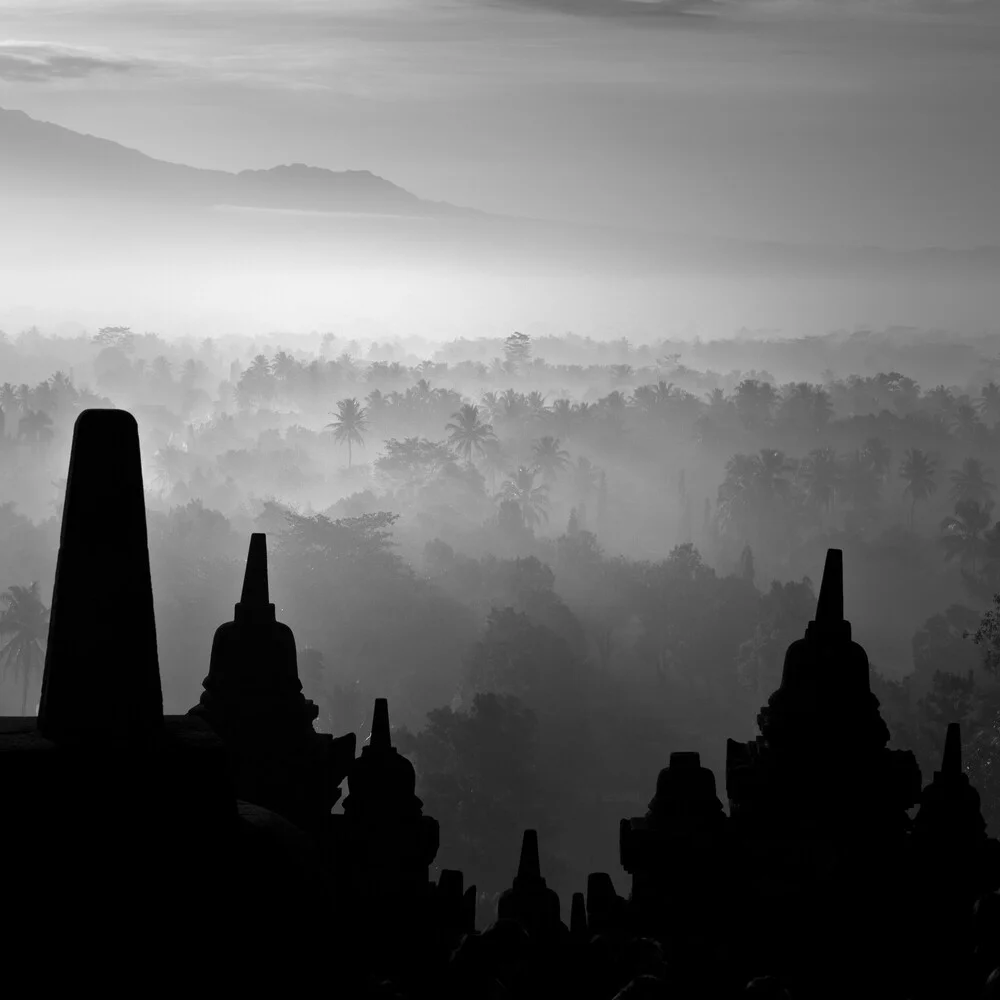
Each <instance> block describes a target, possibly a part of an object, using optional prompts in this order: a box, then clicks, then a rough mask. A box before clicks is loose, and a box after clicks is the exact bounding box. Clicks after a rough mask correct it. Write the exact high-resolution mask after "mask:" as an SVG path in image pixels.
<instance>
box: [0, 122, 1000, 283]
mask: <svg viewBox="0 0 1000 1000" xmlns="http://www.w3.org/2000/svg"><path fill="white" fill-rule="evenodd" d="M32 198H42V199H52V200H59V199H68V200H76V201H78V202H80V203H83V204H85V205H87V206H90V207H92V208H93V209H95V213H94V214H95V215H96V217H97V218H98V219H100V220H102V221H103V218H104V213H106V212H108V211H110V210H111V209H114V210H116V211H117V212H118V214H119V215H121V214H128V213H129V212H131V211H132V209H133V207H137V206H143V207H145V208H151V209H154V210H155V211H154V213H153V214H155V215H156V219H155V221H154V222H153V223H151V224H150V226H149V227H147V228H148V231H144V235H146V236H148V237H149V238H150V239H152V240H154V241H155V240H156V238H157V236H158V235H159V234H160V232H161V231H166V230H169V228H170V225H171V224H172V223H173V222H174V217H175V216H180V215H182V214H184V213H185V210H188V211H187V213H186V219H185V221H186V222H188V223H191V222H193V221H197V222H198V223H199V224H202V225H203V226H204V227H205V232H214V231H216V230H220V231H225V232H229V233H233V232H238V237H237V238H240V239H244V238H245V239H250V238H251V237H250V236H249V235H248V234H250V233H251V232H252V233H254V234H255V235H256V236H257V237H259V236H260V234H261V233H265V234H267V235H268V236H269V237H271V238H273V237H275V236H276V235H283V236H290V237H292V238H295V239H303V238H306V237H316V238H319V236H321V235H322V234H323V233H327V234H333V233H334V231H336V232H337V233H340V234H342V235H343V234H345V233H346V234H348V235H350V237H351V238H360V236H359V230H358V228H357V227H355V228H353V229H352V228H351V227H350V220H347V219H346V218H344V217H346V216H356V217H358V220H357V221H358V223H359V225H360V226H362V227H367V229H366V232H368V233H369V234H370V233H373V232H375V233H378V234H381V235H382V236H383V237H384V239H385V241H387V242H388V243H389V244H391V245H392V246H397V247H398V246H403V245H408V241H410V240H411V238H412V236H413V233H414V232H417V230H420V232H419V233H418V235H417V237H416V242H415V243H414V245H415V246H416V245H418V244H419V246H420V247H421V249H420V250H419V251H416V252H419V253H423V252H424V250H425V249H426V247H427V243H426V242H420V241H421V240H425V238H426V236H427V227H426V222H427V221H428V220H430V221H433V222H434V223H435V225H434V226H433V227H430V228H431V229H433V230H434V234H433V237H432V238H433V239H437V238H438V236H440V237H441V238H442V239H450V240H452V244H451V245H452V248H453V249H454V252H455V253H456V254H457V255H458V257H459V258H462V259H464V258H465V257H466V256H468V254H469V253H470V252H472V251H475V252H476V253H481V252H483V250H484V248H486V249H488V250H490V252H493V251H496V252H497V254H498V255H499V258H500V259H503V255H504V254H506V259H507V260H510V259H518V260H522V261H527V260H535V261H537V260H540V259H541V258H542V257H546V259H547V260H548V261H556V262H557V263H559V264H560V265H564V264H566V263H568V262H572V261H579V260H583V259H584V258H586V259H588V260H590V261H594V260H599V270H602V271H603V270H605V269H606V268H608V267H613V266H622V267H623V268H636V267H645V268H651V269H653V270H656V271H673V272H677V271H679V270H684V269H688V270H691V269H698V268H701V269H705V268H714V269H720V268H728V269H730V270H735V271H739V272H744V271H745V272H751V271H753V272H759V271H761V270H767V269H772V270H775V269H776V270H780V271H781V272H783V273H791V272H804V271H812V272H814V273H816V274H824V275H826V274H831V273H834V272H844V271H850V272H854V273H858V274H869V273H875V272H876V271H878V270H880V269H904V270H906V269H909V270H912V269H918V270H920V271H921V272H924V273H927V274H931V273H937V274H944V273H945V272H948V273H952V272H954V273H963V274H964V273H975V274H979V275H986V276H988V277H989V278H990V279H991V280H993V279H995V278H996V277H997V276H1000V246H986V247H976V248H966V249H957V250H956V249H947V248H940V247H927V248H923V249H915V250H906V251H904V250H889V249H885V248H880V247H872V246H853V247H851V246H833V245H823V244H812V245H796V244H791V243H778V242H768V241H764V240H748V239H725V238H712V237H702V236H695V235H690V234H688V235H684V234H669V233H663V232H639V231H634V230H627V229H619V228H614V227H610V226H598V225H588V224H579V223H566V222H551V221H545V220H540V219H531V218H520V217H515V216H509V215H492V214H489V213H486V212H482V211H479V210H477V209H473V208H460V207H458V206H455V205H451V204H448V203H446V202H434V201H427V200H424V199H422V198H420V197H418V196H417V195H415V194H413V193H412V192H410V191H407V190H405V189H404V188H401V187H399V186H398V185H396V184H393V183H392V182H391V181H388V180H386V179H385V178H383V177H379V176H377V175H375V174H373V173H371V172H370V171H368V170H345V171H334V170H328V169H325V168H322V167H312V166H307V165H306V164H302V163H292V164H286V165H282V166H276V167H271V168H269V169H266V170H242V171H240V172H238V173H232V172H229V171H225V170H209V169H203V168H200V167H191V166H186V165H184V164H179V163H170V162H167V161H164V160H158V159H155V158H154V157H151V156H148V155H147V154H145V153H142V152H140V151H139V150H136V149H131V148H129V147H127V146H123V145H121V144H119V143H117V142H113V141H112V140H109V139H101V138H98V137H96V136H92V135H85V134H83V133H80V132H74V131H72V130H71V129H68V128H64V127H63V126H61V125H55V124H52V123H49V122H43V121H39V120H37V119H34V118H31V117H30V116H29V115H27V114H25V113H24V112H23V111H10V110H4V109H2V108H0V204H2V203H3V201H4V199H7V201H8V203H10V202H19V201H26V200H29V199H32ZM215 208H222V209H235V210H238V211H237V212H234V213H230V212H226V213H224V214H225V215H226V219H224V220H223V219H220V218H219V213H213V212H211V211H209V210H211V209H215ZM10 214H11V212H10V210H9V208H8V215H10ZM135 214H136V215H138V214H139V213H135ZM244 214H250V215H253V216H255V218H253V219H252V221H249V222H248V221H246V220H244V219H243V215H244ZM195 215H197V216H199V218H198V219H197V220H195V219H194V216H195ZM234 215H235V216H236V217H237V218H238V225H239V226H243V228H240V229H238V230H236V229H233V226H235V225H237V223H236V222H234V221H233V218H232V216H234ZM284 216H287V217H288V218H283V217H284ZM296 216H301V217H306V216H311V217H313V218H311V219H306V218H296ZM206 220H208V221H206ZM400 220H401V221H400ZM445 222H448V223H450V225H448V226H445V225H444V224H443V223H445ZM383 223H385V224H384V225H383ZM29 225H30V221H29ZM392 225H395V226H396V228H395V229H392V228H391V226H392ZM136 226H137V228H141V226H140V224H139V223H138V222H137V223H136ZM227 226H228V227H229V228H228V229H227V228H226V227H227ZM253 227H256V228H253ZM324 227H326V228H324ZM414 227H416V228H414ZM445 230H447V231H448V232H447V233H445V232H444V231H445ZM190 231H192V232H193V231H194V230H193V229H191V230H190Z"/></svg>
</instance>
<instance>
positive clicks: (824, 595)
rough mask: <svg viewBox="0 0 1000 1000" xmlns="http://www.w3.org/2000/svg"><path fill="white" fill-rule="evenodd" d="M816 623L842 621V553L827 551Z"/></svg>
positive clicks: (824, 623) (840, 551)
mask: <svg viewBox="0 0 1000 1000" xmlns="http://www.w3.org/2000/svg"><path fill="white" fill-rule="evenodd" d="M815 620H816V622H817V623H819V624H821V625H835V624H840V623H841V622H842V621H843V620H844V552H843V550H842V549H827V550H826V564H825V565H824V567H823V580H822V582H821V583H820V586H819V601H818V602H817V604H816V619H815Z"/></svg>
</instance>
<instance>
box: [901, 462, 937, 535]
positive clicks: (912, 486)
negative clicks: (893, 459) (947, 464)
mask: <svg viewBox="0 0 1000 1000" xmlns="http://www.w3.org/2000/svg"><path fill="white" fill-rule="evenodd" d="M936 464H937V463H936V462H935V461H934V459H933V458H931V457H930V456H929V455H928V454H927V453H926V452H924V451H921V450H920V449H919V448H911V449H910V450H909V451H907V452H906V455H905V456H904V458H903V463H902V465H901V466H900V467H899V475H900V477H901V478H902V479H903V480H904V481H905V483H906V487H905V488H904V490H903V493H904V494H908V495H909V497H910V501H911V502H910V527H911V528H912V527H913V519H914V515H915V514H916V510H917V502H918V501H920V500H926V499H927V498H928V497H930V496H931V495H933V493H934V492H935V491H936V490H937V483H936V482H935V480H934V473H935V467H936Z"/></svg>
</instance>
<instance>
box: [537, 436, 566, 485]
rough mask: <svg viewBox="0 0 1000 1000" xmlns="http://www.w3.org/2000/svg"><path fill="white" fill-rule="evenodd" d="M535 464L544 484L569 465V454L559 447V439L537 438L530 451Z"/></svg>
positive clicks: (550, 437) (549, 437)
mask: <svg viewBox="0 0 1000 1000" xmlns="http://www.w3.org/2000/svg"><path fill="white" fill-rule="evenodd" d="M531 450H532V451H533V452H534V455H535V463H536V465H537V466H538V469H539V471H540V472H541V474H542V478H543V479H545V480H546V482H552V480H554V479H555V478H556V476H557V475H558V474H559V473H560V472H561V471H562V470H563V469H565V468H566V466H567V465H568V464H569V452H568V451H565V450H564V449H562V448H560V447H559V438H554V437H552V436H550V435H546V436H545V437H542V438H539V439H538V440H537V441H536V442H535V443H534V445H533V447H532V449H531Z"/></svg>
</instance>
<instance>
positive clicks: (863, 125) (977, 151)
mask: <svg viewBox="0 0 1000 1000" xmlns="http://www.w3.org/2000/svg"><path fill="white" fill-rule="evenodd" d="M998 95H1000V2H998V0H664V2H660V3H651V2H641V0H322V2H319V0H240V2H237V0H118V2H113V0H75V2H73V0H63V2H54V0H0V106H2V107H5V108H16V109H20V110H23V111H26V112H27V113H28V114H30V115H32V116H34V117H37V118H41V119H44V120H48V121H53V122H56V123H57V124H60V125H64V126H67V127H69V128H72V129H75V130H78V131H83V132H89V133H92V134H95V135H100V136H102V137H105V138H109V139H113V140H116V141H118V142H122V143H124V144H126V145H129V146H133V147H136V148H138V149H141V150H143V151H144V152H147V153H149V154H151V155H153V156H156V157H160V158H164V159H169V160H174V161H178V162H183V163H188V164H192V165H196V166H207V167H219V168H224V169H231V170H238V169H243V168H252V167H258V168H259V167H269V166H273V165H275V164H278V163H289V162H306V163H309V164H312V165H316V166H325V167H329V168H332V169H348V168H350V169H368V170H372V171H374V172H375V173H378V174H380V175H382V176H384V177H387V178H389V179H390V180H392V181H393V182H395V183H397V184H400V185H402V186H403V187H406V188H407V189H409V190H411V191H413V192H415V193H416V194H418V195H420V196H422V197H425V198H431V199H436V200H446V201H450V202H453V203H456V204H462V205H470V206H474V207H477V208H481V209H485V210H488V211H493V212H502V213H506V214H513V215H521V216H533V217H541V218H550V219H560V220H567V221H574V222H587V223H600V224H615V225H627V226H632V227H642V228H647V229H655V230H662V231H666V232H672V233H697V234H699V235H715V236H733V237H739V238H746V239H766V240H779V241H793V242H808V243H827V244H829V243H836V244H875V245H881V246H887V247H904V248H905V247H918V246H929V245H938V246H951V247H957V248H961V247H968V246H978V245H984V244H994V245H996V244H1000V197H998V196H997V191H996V186H997V185H996V176H997V164H998V163H1000V100H998Z"/></svg>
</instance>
